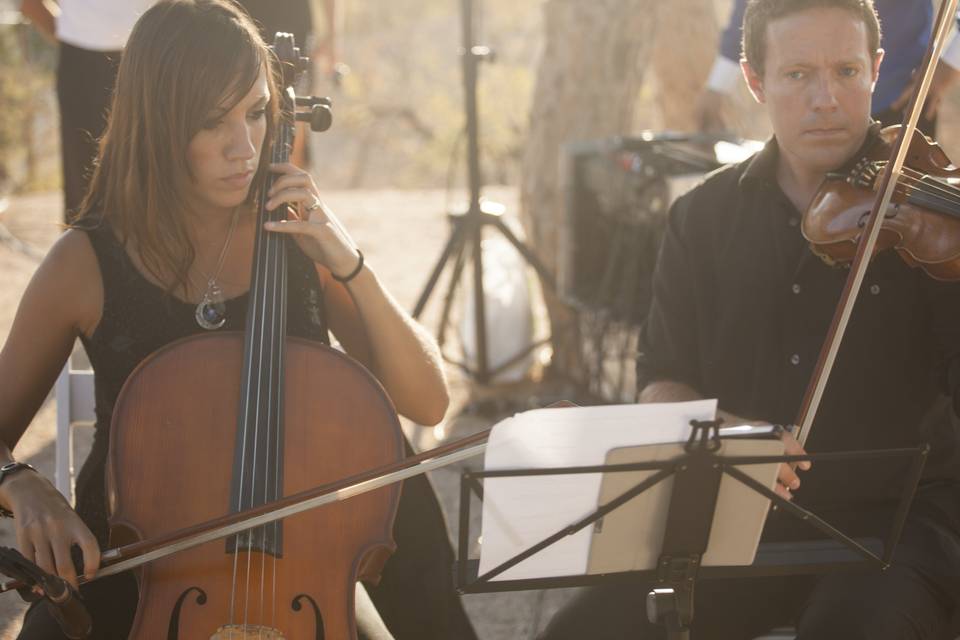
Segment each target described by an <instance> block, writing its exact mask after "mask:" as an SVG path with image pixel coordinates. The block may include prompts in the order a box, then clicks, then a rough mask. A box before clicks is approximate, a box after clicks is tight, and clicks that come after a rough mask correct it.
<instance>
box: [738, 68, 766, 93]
mask: <svg viewBox="0 0 960 640" xmlns="http://www.w3.org/2000/svg"><path fill="white" fill-rule="evenodd" d="M740 71H742V72H743V79H744V80H746V81H747V87H748V88H749V89H750V94H751V95H752V96H753V99H754V100H756V101H757V102H759V103H760V104H765V103H766V99H767V98H766V94H765V93H764V91H763V79H762V78H761V77H760V75H759V74H758V73H757V71H756V70H755V69H754V68H753V66H752V65H751V64H750V63H749V62H747V61H746V60H741V61H740Z"/></svg>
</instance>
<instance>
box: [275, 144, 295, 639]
mask: <svg viewBox="0 0 960 640" xmlns="http://www.w3.org/2000/svg"><path fill="white" fill-rule="evenodd" d="M291 133H292V132H291ZM279 242H280V243H281V247H282V248H283V250H282V251H281V253H280V259H281V269H280V283H281V284H280V307H279V313H280V316H281V320H280V330H281V332H282V335H283V338H284V339H283V340H281V342H280V345H279V348H278V350H277V358H278V360H279V367H278V371H280V372H283V371H284V370H285V359H286V355H285V354H286V339H285V338H286V336H285V334H286V330H285V329H286V326H287V284H288V283H287V277H288V274H287V268H288V264H287V261H288V259H287V243H286V241H285V239H284V238H283V237H282V236H281V237H280V238H279ZM284 387H285V385H279V384H278V385H277V389H278V392H279V393H283V392H284ZM281 398H282V396H281ZM280 418H281V419H282V416H280ZM278 424H279V422H278ZM274 434H275V438H276V443H275V445H274V456H275V458H276V459H275V461H274V466H273V472H274V483H273V488H274V489H273V490H274V495H273V496H272V497H271V499H273V500H277V499H279V498H280V497H281V496H282V495H283V492H282V487H281V484H280V483H281V481H282V477H281V475H280V462H281V460H282V458H281V456H282V453H283V451H282V449H281V447H282V446H283V442H282V440H281V438H280V429H279V428H278V429H275V430H274ZM271 526H272V527H273V532H274V539H275V540H279V539H280V523H279V521H274V522H273V523H272V524H271ZM271 563H272V565H273V567H272V568H273V575H272V583H271V588H272V595H273V597H272V599H271V611H272V612H273V613H272V616H271V626H274V625H275V624H276V622H275V620H276V618H275V616H276V610H277V556H276V555H274V556H273V558H272V559H271Z"/></svg>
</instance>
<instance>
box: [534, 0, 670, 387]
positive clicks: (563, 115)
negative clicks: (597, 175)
mask: <svg viewBox="0 0 960 640" xmlns="http://www.w3.org/2000/svg"><path fill="white" fill-rule="evenodd" d="M661 4H662V2H660V1H658V0H592V1H590V2H585V1H584V0H547V2H545V3H544V9H543V10H544V25H545V26H544V29H545V38H544V49H543V53H542V55H541V59H540V64H539V68H538V70H537V78H536V85H535V88H534V97H533V103H532V107H531V122H530V132H529V136H528V140H527V145H526V150H525V154H524V158H523V175H522V178H521V193H520V198H521V200H520V204H521V212H522V216H523V221H524V225H525V227H526V232H527V237H528V239H529V241H530V244H531V246H532V247H533V249H534V251H535V252H536V253H537V254H538V256H539V257H540V258H541V260H542V261H543V262H544V264H545V265H546V266H547V268H548V269H549V270H550V271H552V272H553V273H557V268H558V264H559V260H560V259H561V258H562V256H559V255H558V242H559V237H558V232H559V230H560V229H561V228H562V227H563V225H564V224H565V221H564V207H563V199H562V194H561V159H562V156H563V147H564V145H565V144H567V143H569V142H572V141H576V140H591V139H596V138H604V137H609V136H612V135H617V134H622V133H624V132H625V131H629V129H630V125H631V123H632V119H633V110H634V106H635V104H636V100H637V95H638V93H639V89H640V85H641V81H642V79H643V70H644V69H645V67H646V66H647V62H648V60H649V57H650V54H651V50H652V47H651V43H652V40H653V34H654V30H655V25H656V16H657V13H658V7H659V6H660V5H661ZM545 299H546V304H547V311H548V314H549V316H550V321H551V325H552V327H553V335H554V344H553V348H554V361H553V367H554V370H555V371H557V372H559V373H562V374H564V375H566V376H568V377H571V378H573V379H574V380H579V375H578V374H579V372H580V371H581V367H580V350H579V345H578V341H579V337H578V332H577V331H576V330H575V329H574V328H575V327H576V325H577V323H576V318H575V315H574V313H573V311H572V310H571V309H570V308H569V307H568V306H566V305H565V304H564V303H563V302H562V301H561V300H559V299H558V298H557V296H555V295H553V294H552V293H551V292H549V291H545Z"/></svg>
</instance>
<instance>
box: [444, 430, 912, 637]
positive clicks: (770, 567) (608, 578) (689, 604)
mask: <svg viewBox="0 0 960 640" xmlns="http://www.w3.org/2000/svg"><path fill="white" fill-rule="evenodd" d="M691 425H692V426H693V431H692V433H691V436H690V439H689V441H688V442H687V444H686V446H685V447H684V449H685V453H684V454H683V455H681V456H679V457H678V458H675V459H673V460H667V461H660V462H638V463H631V464H615V465H599V466H589V467H563V468H549V469H512V470H498V471H480V472H473V471H465V472H463V473H462V475H461V479H460V534H459V548H458V554H457V555H458V558H457V571H456V586H457V590H458V591H459V592H460V593H464V594H466V593H491V592H500V591H521V590H525V589H551V588H563V587H576V586H587V585H598V584H611V583H617V584H638V583H641V584H642V583H647V584H650V583H651V582H652V583H655V585H656V587H655V588H654V589H652V590H651V591H650V592H649V593H648V594H647V601H646V605H647V616H648V618H649V620H650V622H652V623H655V624H660V625H663V626H664V627H666V629H667V631H668V637H669V638H671V639H673V640H682V639H689V638H690V630H691V627H692V623H693V614H694V610H693V602H694V590H695V586H696V581H697V579H702V578H706V579H710V578H739V577H762V576H784V575H800V574H817V573H825V572H828V571H839V570H850V569H856V568H863V567H865V566H873V567H877V568H881V569H886V568H887V567H889V565H890V562H891V560H892V558H893V550H894V548H895V547H896V544H897V542H898V540H899V539H900V534H901V532H902V530H903V525H904V523H905V521H906V518H907V512H908V510H909V507H910V503H911V502H912V500H913V495H914V492H915V491H916V488H917V484H918V483H919V481H920V474H921V473H922V471H923V466H924V463H925V461H926V457H927V453H928V451H929V447H927V446H926V445H923V446H920V447H917V448H903V449H881V450H874V451H853V452H843V453H824V454H816V455H804V456H788V455H784V456H723V455H717V454H716V450H717V448H718V446H717V445H718V443H719V436H718V429H719V422H716V421H710V422H699V421H693V422H692V423H691ZM881 458H910V462H911V466H910V470H909V472H908V473H907V474H906V475H907V478H906V480H905V483H904V487H903V490H902V492H901V496H900V500H899V502H898V505H897V509H896V512H895V515H894V519H893V523H892V525H891V528H890V531H889V533H888V535H887V538H886V540H885V541H884V542H883V543H882V544H881V542H880V541H879V540H876V539H862V540H855V539H853V538H851V537H849V536H847V535H845V534H844V533H842V532H841V531H839V530H838V529H836V528H835V527H833V526H832V525H830V524H829V523H827V522H825V521H824V520H823V519H821V518H820V517H818V516H817V515H816V514H814V513H812V512H811V511H808V510H806V509H803V508H802V507H799V506H797V505H795V504H794V503H792V502H790V501H788V500H785V499H783V498H781V497H780V496H779V495H777V494H776V492H774V491H771V490H770V489H768V488H767V487H766V486H765V485H763V484H761V483H759V482H757V481H756V480H755V479H753V478H752V477H750V476H749V475H748V474H747V473H745V472H744V471H743V470H741V469H739V468H738V467H740V466H746V465H758V464H770V463H782V462H800V461H803V460H809V461H850V460H870V459H881ZM629 471H654V473H653V474H652V475H650V476H649V477H647V478H646V479H644V480H643V481H642V482H640V483H638V484H636V485H634V486H633V487H632V488H631V489H629V490H627V491H625V492H623V493H621V494H620V495H619V496H617V497H616V498H614V499H613V500H610V501H609V502H607V503H606V504H602V505H599V506H598V507H597V509H596V510H595V511H593V512H592V513H591V514H589V515H588V516H586V517H584V518H582V519H581V520H579V521H577V522H574V523H572V524H570V525H569V526H567V527H564V528H563V529H561V530H559V531H557V532H556V533H554V534H552V535H550V536H548V537H546V538H544V539H543V540H541V541H540V542H538V543H537V544H535V545H533V546H532V547H530V548H528V549H526V550H524V551H522V552H521V553H518V554H517V555H515V556H513V557H512V558H510V559H508V560H506V561H505V562H503V563H502V564H500V565H498V566H497V567H495V568H493V569H491V570H489V571H487V572H486V573H485V574H483V575H480V576H478V575H477V574H478V565H479V561H478V560H470V559H468V548H469V546H468V541H469V533H470V531H469V530H470V500H471V492H472V493H474V494H476V496H477V497H478V498H479V499H480V500H481V501H482V500H483V486H482V484H481V483H480V479H482V478H504V477H524V476H539V475H550V476H552V475H567V474H585V473H604V474H609V473H623V472H629ZM724 474H726V475H728V476H730V477H732V478H734V479H735V480H737V481H738V482H740V483H742V484H743V485H746V486H747V487H749V488H750V489H751V490H753V491H755V492H757V493H759V494H761V495H762V496H764V497H766V498H768V499H769V500H771V501H772V502H773V504H775V505H776V506H777V507H779V508H780V509H782V510H784V511H785V512H787V513H790V514H792V515H794V516H796V517H798V518H800V519H801V520H804V521H806V522H808V523H810V524H811V525H812V526H813V527H814V528H816V529H817V530H819V531H820V532H821V533H823V534H825V535H826V536H828V538H829V539H830V543H829V544H826V543H824V541H816V542H799V543H761V545H760V548H759V550H758V552H757V555H756V558H755V560H754V562H753V564H751V565H747V566H702V565H701V559H702V557H703V554H704V551H705V550H706V549H707V543H708V542H709V539H710V528H711V524H712V522H713V517H714V512H715V510H716V502H717V495H718V491H719V487H720V480H721V479H722V477H723V476H724ZM671 476H672V477H673V478H674V482H673V488H672V493H671V497H670V504H669V508H668V512H667V517H666V529H665V533H664V536H663V546H662V548H661V549H660V555H659V561H658V563H657V566H656V567H655V568H654V569H650V570H642V571H622V572H616V573H606V574H596V575H572V576H561V577H550V578H532V579H531V578H525V579H513V580H496V581H494V580H492V579H493V578H495V577H496V576H498V575H500V574H502V573H503V572H505V571H507V570H508V569H510V568H511V567H514V566H516V565H517V564H519V563H520V562H522V561H524V560H526V559H527V558H529V557H531V556H533V555H534V554H536V553H538V552H540V551H541V550H543V549H545V548H546V547H548V546H550V545H552V544H554V543H555V542H557V541H559V540H561V539H563V538H565V537H566V536H570V535H573V534H574V533H576V532H578V531H580V530H581V529H583V528H584V527H587V526H590V525H592V524H594V523H595V522H597V521H598V520H600V519H601V518H603V517H604V516H606V515H607V514H609V513H610V512H612V511H614V510H615V509H617V508H619V507H621V506H623V505H624V504H626V503H627V502H629V501H630V500H631V499H633V498H635V497H637V496H639V495H640V494H642V493H643V492H645V491H647V490H648V489H650V488H651V487H653V486H655V485H657V484H658V483H660V482H661V481H663V480H665V479H667V478H669V477H671ZM881 548H882V551H881V550H880V549H881Z"/></svg>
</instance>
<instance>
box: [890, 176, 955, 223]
mask: <svg viewBox="0 0 960 640" xmlns="http://www.w3.org/2000/svg"><path fill="white" fill-rule="evenodd" d="M917 184H919V186H916V185H917ZM903 186H904V187H905V188H904V189H903V192H904V194H905V195H906V196H907V197H908V198H909V197H911V196H914V197H922V198H924V202H918V203H917V204H919V205H920V206H927V207H930V208H936V207H937V206H940V207H942V208H943V209H944V210H943V211H941V213H946V214H948V215H949V214H951V213H953V211H955V210H956V208H957V207H960V198H958V197H956V196H954V195H953V194H950V193H949V192H944V191H943V190H942V189H941V190H938V189H936V188H932V187H931V185H929V183H927V182H917V181H916V180H915V179H907V180H905V181H904V184H903Z"/></svg>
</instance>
